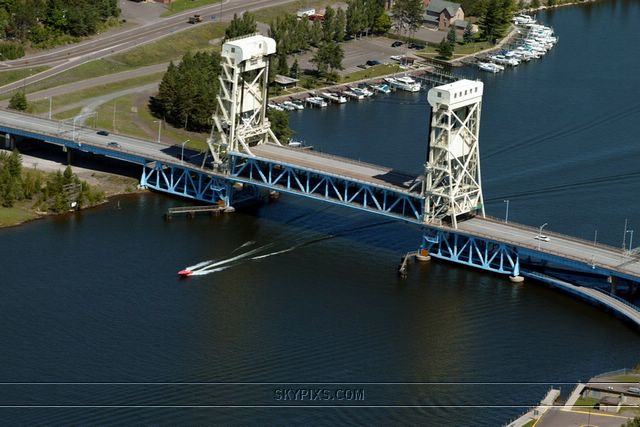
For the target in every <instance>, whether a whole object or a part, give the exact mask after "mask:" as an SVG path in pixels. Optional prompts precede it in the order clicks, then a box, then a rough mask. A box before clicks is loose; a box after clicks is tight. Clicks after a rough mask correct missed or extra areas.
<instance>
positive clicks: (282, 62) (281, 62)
mask: <svg viewBox="0 0 640 427" xmlns="http://www.w3.org/2000/svg"><path fill="white" fill-rule="evenodd" d="M278 74H280V75H283V76H286V75H287V74H289V64H288V63H287V55H286V54H284V53H280V54H278Z"/></svg>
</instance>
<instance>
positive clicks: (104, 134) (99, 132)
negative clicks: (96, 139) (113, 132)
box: [96, 130, 109, 136]
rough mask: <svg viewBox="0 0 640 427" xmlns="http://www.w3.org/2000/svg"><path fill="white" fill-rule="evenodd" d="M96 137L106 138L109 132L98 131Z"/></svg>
mask: <svg viewBox="0 0 640 427" xmlns="http://www.w3.org/2000/svg"><path fill="white" fill-rule="evenodd" d="M96 133H97V134H98V135H102V136H107V135H109V132H107V131H106V130H99V131H98V132H96Z"/></svg>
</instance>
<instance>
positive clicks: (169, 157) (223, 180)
mask: <svg viewBox="0 0 640 427" xmlns="http://www.w3.org/2000/svg"><path fill="white" fill-rule="evenodd" d="M274 53H275V44H274V43H273V40H271V39H268V38H266V37H262V36H252V37H246V38H242V39H238V40H231V41H228V42H227V43H225V44H224V46H223V50H222V58H223V64H222V65H223V66H222V75H221V77H220V80H221V88H222V89H221V93H220V95H219V97H218V105H217V107H216V108H217V110H216V113H215V114H214V116H213V123H214V128H213V129H212V134H211V138H209V140H208V143H209V152H208V158H205V160H203V161H202V162H201V163H200V164H193V163H191V162H185V161H183V160H182V158H181V156H179V153H177V154H175V153H173V152H172V151H170V150H169V149H168V147H167V146H165V145H161V144H158V143H157V142H151V141H146V140H142V139H137V138H132V137H127V136H123V135H117V134H111V135H108V136H102V135H98V134H96V132H95V130H94V129H90V128H85V127H82V126H76V125H75V121H74V123H68V122H58V121H54V120H50V119H45V118H40V117H34V116H31V115H27V114H21V113H16V112H10V111H4V110H0V133H3V134H4V135H5V141H4V145H5V147H7V148H10V147H13V146H14V145H15V143H16V141H18V140H29V141H39V142H44V143H47V144H53V145H57V146H60V147H62V149H63V150H65V151H67V152H69V153H70V152H71V151H80V152H85V153H92V154H95V155H100V156H106V157H109V158H113V159H117V160H120V161H124V162H128V163H131V164H135V165H138V166H139V167H140V172H141V175H140V184H141V185H142V186H144V187H146V188H149V189H152V190H155V191H158V192H163V193H168V194H172V195H176V196H180V197H184V198H187V199H192V200H196V201H199V202H204V203H212V204H213V203H215V204H220V205H224V206H227V207H232V206H233V204H234V203H237V202H238V201H240V200H242V199H243V198H251V197H255V196H256V194H257V193H258V190H260V189H263V190H269V191H276V192H283V193H288V194H291V195H294V196H301V197H305V198H311V199H315V200H319V201H322V202H326V203H331V204H335V205H341V206H345V207H348V208H352V209H358V210H360V211H364V212H369V213H371V214H375V215H382V216H385V217H389V218H394V219H397V220H399V221H405V222H409V223H413V224H415V225H416V226H417V229H419V230H420V233H421V243H420V248H419V250H418V251H417V253H416V257H417V258H418V259H419V260H428V259H429V258H431V257H433V258H437V259H442V260H446V261H450V262H454V263H457V264H461V265H464V266H468V267H472V268H478V269H482V270H486V271H489V272H493V273H496V274H500V275H504V276H508V277H510V278H511V280H512V281H516V282H517V281H522V280H523V277H530V278H534V279H536V280H540V281H543V282H546V283H548V284H549V285H551V286H554V287H559V288H562V289H564V290H565V291H567V292H570V293H572V294H575V295H578V296H580V297H581V298H584V299H587V300H589V301H591V302H595V303H597V304H600V305H604V306H606V307H607V308H609V309H610V310H612V311H614V312H615V313H616V314H618V315H620V316H623V317H625V318H627V319H629V320H631V321H632V322H633V323H635V324H636V325H637V326H640V313H639V312H638V309H637V308H636V307H635V306H633V305H631V304H629V303H627V302H626V301H625V300H623V299H621V298H619V297H617V296H616V295H615V293H616V292H615V291H616V290H627V291H629V292H636V291H637V290H638V284H639V283H640V256H638V255H637V254H635V253H634V252H630V251H624V250H621V249H620V248H613V247H608V246H604V245H594V244H593V242H588V241H584V240H581V239H578V238H574V237H571V236H563V235H559V234H553V233H546V236H542V230H540V229H534V228H530V227H527V226H524V225H520V224H516V223H505V222H504V221H499V220H496V219H492V218H488V217H486V216H485V213H484V205H483V199H482V187H481V170H480V158H479V149H478V147H479V138H478V135H479V126H480V111H481V104H482V102H481V101H482V91H483V85H482V83H481V82H477V81H469V80H459V81H456V82H453V83H449V84H446V85H442V86H437V87H434V88H432V89H430V90H429V92H428V101H429V103H430V105H431V120H430V131H429V150H428V151H429V157H428V160H427V162H426V164H425V172H424V174H422V175H420V176H409V175H406V174H404V173H401V172H398V171H395V170H393V169H391V168H388V167H384V166H379V165H372V164H366V163H362V162H358V161H354V160H351V159H346V158H341V157H337V156H330V155H327V154H322V153H317V152H314V151H312V150H301V149H299V148H291V147H288V146H286V145H282V144H281V143H280V142H279V141H278V140H277V138H276V137H275V135H273V133H272V132H271V130H270V125H269V122H268V120H267V118H266V114H265V112H266V105H267V95H266V94H267V91H266V89H267V75H268V57H269V56H271V55H273V54H274Z"/></svg>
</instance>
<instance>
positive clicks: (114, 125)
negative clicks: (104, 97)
mask: <svg viewBox="0 0 640 427" xmlns="http://www.w3.org/2000/svg"><path fill="white" fill-rule="evenodd" d="M113 131H114V132H115V131H116V101H115V100H114V101H113Z"/></svg>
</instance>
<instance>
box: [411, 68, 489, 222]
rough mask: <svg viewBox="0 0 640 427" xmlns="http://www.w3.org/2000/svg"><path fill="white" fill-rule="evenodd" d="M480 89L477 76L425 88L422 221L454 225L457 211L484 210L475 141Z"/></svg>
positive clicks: (482, 211)
mask: <svg viewBox="0 0 640 427" xmlns="http://www.w3.org/2000/svg"><path fill="white" fill-rule="evenodd" d="M482 89H483V84H482V82H479V81H471V80H458V81H456V82H454V83H449V84H446V85H442V86H437V87H434V88H432V89H431V90H429V93H428V95H427V99H428V101H429V104H430V105H431V131H430V135H429V153H428V159H427V164H426V165H425V180H424V186H423V195H424V197H425V209H424V222H425V223H441V222H442V221H450V222H451V225H452V226H453V228H458V218H459V217H461V216H464V215H469V214H474V213H480V214H481V215H482V216H484V205H483V199H482V186H481V182H480V152H479V146H478V142H479V139H478V136H479V131H480V107H481V104H482Z"/></svg>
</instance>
